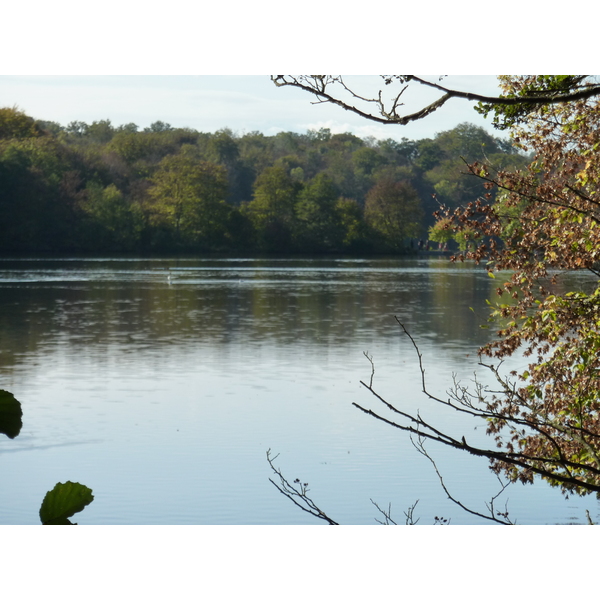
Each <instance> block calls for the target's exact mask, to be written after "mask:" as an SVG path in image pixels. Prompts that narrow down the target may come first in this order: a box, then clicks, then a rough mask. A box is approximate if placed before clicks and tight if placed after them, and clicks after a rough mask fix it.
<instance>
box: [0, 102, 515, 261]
mask: <svg viewBox="0 0 600 600" xmlns="http://www.w3.org/2000/svg"><path fill="white" fill-rule="evenodd" d="M482 158H486V159H487V160H488V161H491V162H492V163H493V164H495V165H496V166H498V167H519V166H521V165H523V164H524V163H525V158H524V157H523V156H522V155H520V154H518V153H517V152H516V151H515V150H514V149H513V148H512V147H511V145H510V144H509V143H508V142H506V141H505V140H502V139H499V138H495V137H493V136H491V135H490V134H488V133H487V132H486V131H485V130H483V129H481V128H479V127H475V126H473V125H470V124H466V123H464V124H461V125H459V126H457V127H456V128H454V129H452V130H450V131H445V132H443V133H440V134H438V135H436V136H435V138H433V139H423V140H419V141H412V140H408V139H406V138H404V139H402V141H400V142H397V141H394V140H391V139H387V140H383V141H381V140H375V139H373V138H367V139H361V138H358V137H356V136H355V135H352V134H349V133H344V134H331V132H330V131H329V130H327V129H321V130H319V131H309V132H307V133H306V134H297V133H290V132H282V133H279V134H277V135H274V136H265V135H263V134H262V133H258V132H252V133H247V134H244V135H236V134H234V133H232V132H231V131H230V130H228V129H223V130H220V131H217V132H216V133H202V132H198V131H195V130H192V129H185V128H183V129H182V128H178V129H177V128H173V127H171V126H170V125H168V124H166V123H163V122H161V121H157V122H156V123H153V124H152V125H151V126H150V127H148V128H145V129H144V130H142V131H140V130H139V128H138V127H137V126H136V125H135V124H133V123H130V124H127V125H122V126H119V127H114V126H113V125H112V124H111V123H110V121H108V120H106V121H94V122H93V123H92V124H87V123H83V122H79V121H74V122H72V123H70V124H69V125H67V126H62V125H60V124H58V123H54V122H48V121H36V120H34V119H33V118H31V117H29V116H28V115H26V114H24V113H23V112H21V111H19V110H17V109H15V108H2V109H0V252H1V253H4V254H7V253H11V254H15V253H16V254H19V253H47V252H53V253H107V252H110V253H153V252H154V253H158V252H161V253H183V252H185V253H206V252H213V253H236V254H246V255H248V254H257V253H261V254H294V253H304V254H317V253H318V254H320V253H346V254H368V253H401V252H405V251H407V249H409V248H410V247H411V241H412V242H413V243H414V241H415V240H416V239H418V238H426V237H427V233H428V230H429V228H430V227H431V226H432V225H433V217H432V213H433V212H434V211H435V210H436V209H437V208H438V206H439V205H438V203H440V202H441V203H443V204H446V205H449V206H458V205H462V204H464V203H466V202H468V201H470V200H474V199H476V198H477V197H478V196H480V195H482V194H484V193H485V192H486V190H484V189H483V186H482V183H481V181H479V180H478V179H476V178H473V177H469V176H467V175H464V174H463V173H464V171H465V169H464V162H463V160H466V161H474V160H480V159H482ZM434 196H435V197H434Z"/></svg>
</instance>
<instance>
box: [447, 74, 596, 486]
mask: <svg viewBox="0 0 600 600" xmlns="http://www.w3.org/2000/svg"><path fill="white" fill-rule="evenodd" d="M501 82H502V86H503V90H504V93H505V95H507V96H510V97H519V95H520V94H523V93H526V92H529V93H531V91H532V90H535V89H538V90H540V89H541V88H543V87H546V88H547V87H548V85H549V84H553V85H555V86H557V85H559V84H560V82H561V80H560V78H554V79H552V80H550V81H549V80H548V78H545V77H503V78H501ZM502 116H503V115H502V113H501V112H500V111H496V117H497V122H498V123H501V122H502V121H501V120H500V119H501V118H502ZM504 117H506V119H510V122H511V125H510V131H511V137H512V139H513V141H514V143H515V144H517V145H518V146H519V147H520V148H522V149H523V150H525V151H528V152H533V160H532V161H531V163H530V164H529V166H528V168H527V169H523V170H519V171H516V172H509V171H499V172H494V171H493V170H492V169H491V168H490V166H489V165H487V164H482V163H475V164H472V165H469V167H468V171H469V173H470V174H471V175H472V176H474V177H476V178H478V179H480V180H484V181H485V182H486V186H487V187H488V188H489V190H490V192H491V191H492V190H493V189H494V188H496V189H499V190H502V196H501V201H499V202H492V203H490V202H486V198H483V199H481V200H479V201H477V202H474V203H471V204H470V205H469V206H467V207H465V208H462V209H459V210H455V211H454V212H450V211H448V212H447V213H446V215H445V219H446V223H447V222H448V218H449V217H450V218H451V219H452V227H453V228H454V230H455V231H459V232H460V231H463V230H465V229H467V228H469V229H475V230H476V231H477V232H478V233H479V234H480V236H481V238H482V239H485V240H486V241H484V242H483V243H480V244H479V246H478V247H477V249H476V250H474V251H472V252H469V253H468V254H467V255H466V256H467V257H468V258H473V259H475V260H476V261H478V262H479V261H486V264H487V268H488V270H489V271H490V273H491V274H492V275H493V272H494V271H509V272H510V273H511V275H510V280H509V281H508V282H506V283H504V285H503V286H501V287H499V288H498V290H497V291H498V295H499V296H500V297H501V298H504V297H507V296H508V297H510V299H509V301H502V300H501V301H499V302H498V303H497V305H496V306H495V307H494V309H493V313H492V319H494V320H495V321H497V322H498V325H499V331H498V336H499V338H498V339H497V340H496V341H494V342H492V343H490V344H488V345H487V346H485V347H484V348H483V349H482V353H483V354H484V355H489V356H494V357H497V358H501V359H502V358H505V357H508V356H511V355H513V354H515V353H517V352H518V351H521V350H523V354H524V355H525V356H526V357H530V361H531V362H530V364H529V366H528V368H527V369H526V370H524V371H523V372H521V373H519V374H518V382H519V383H518V384H517V385H515V386H514V387H511V388H510V389H505V393H504V394H502V395H494V396H492V397H491V398H488V399H486V401H485V402H486V408H487V410H489V411H490V412H491V413H493V415H494V416H493V417H491V418H490V419H489V424H488V432H489V433H490V434H491V435H493V436H494V437H495V439H496V441H497V444H498V447H500V448H502V449H503V450H504V451H505V452H506V453H507V454H511V453H515V452H518V453H519V454H521V455H523V456H525V457H527V460H526V464H523V465H514V464H511V463H508V462H505V461H503V460H501V459H499V458H496V459H494V460H493V462H492V464H493V468H494V469H495V470H496V471H503V472H505V473H506V474H507V475H508V476H509V477H510V478H511V479H519V480H521V481H524V482H525V481H532V480H533V475H534V473H535V469H533V468H532V467H537V468H541V470H542V472H541V473H540V474H541V475H542V476H543V477H544V478H545V479H547V480H548V481H549V482H550V483H551V484H554V485H560V486H561V487H562V488H563V490H565V491H567V492H576V493H586V492H589V491H597V492H598V491H600V378H599V376H598V373H599V369H600V352H599V351H600V286H599V285H598V282H597V280H592V281H590V282H589V285H588V288H587V289H581V290H578V291H569V292H562V291H561V289H562V288H561V287H560V286H559V284H560V278H561V273H565V272H569V271H575V270H585V271H587V272H588V273H591V274H593V275H594V276H595V277H598V276H599V275H600V227H599V226H600V220H599V219H600V196H599V195H598V194H599V183H600V153H599V152H598V149H599V148H600V100H599V99H598V96H593V97H591V98H584V99H580V100H576V101H571V102H566V103H553V104H542V105H540V106H536V107H534V108H533V109H529V110H528V111H526V112H521V113H519V114H517V113H516V111H509V112H508V113H506V114H505V115H504ZM517 117H518V119H517ZM488 199H489V197H488ZM515 375H516V374H515Z"/></svg>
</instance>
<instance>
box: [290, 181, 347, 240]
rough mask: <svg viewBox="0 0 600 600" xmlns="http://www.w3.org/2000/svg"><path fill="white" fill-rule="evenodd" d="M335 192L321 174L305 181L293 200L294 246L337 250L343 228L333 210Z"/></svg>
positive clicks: (334, 207) (335, 211)
mask: <svg viewBox="0 0 600 600" xmlns="http://www.w3.org/2000/svg"><path fill="white" fill-rule="evenodd" d="M337 199H338V193H337V190H336V188H335V186H334V185H333V182H332V181H331V179H330V178H329V177H328V176H327V175H326V174H324V173H321V174H319V175H317V176H316V177H315V178H314V179H313V180H311V181H310V182H308V183H307V184H306V185H305V186H304V188H303V189H302V191H301V192H300V193H299V194H298V200H297V202H296V219H297V225H296V238H297V244H298V247H299V248H301V249H302V250H303V251H308V252H323V251H331V250H336V249H339V248H340V246H341V244H342V239H343V229H342V224H341V221H340V218H339V213H338V211H337V210H336V202H337Z"/></svg>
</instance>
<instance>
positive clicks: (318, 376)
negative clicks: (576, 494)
mask: <svg viewBox="0 0 600 600" xmlns="http://www.w3.org/2000/svg"><path fill="white" fill-rule="evenodd" d="M169 273H170V280H169ZM497 285H498V280H491V279H490V278H489V277H487V275H486V273H485V270H484V269H483V268H481V267H475V266H474V265H469V264H464V265H461V264H459V265H454V264H451V263H449V262H447V261H446V260H441V259H440V260H438V259H411V260H254V259H247V260H226V259H223V260H217V259H211V260H198V259H188V260H186V259H177V260H175V259H171V260H166V259H165V260H113V259H96V260H77V259H73V260H64V261H63V260H56V261H48V260H19V261H14V260H4V261H0V377H1V378H2V382H1V385H0V387H3V388H5V389H11V391H13V392H14V393H15V394H16V395H17V392H18V397H19V398H21V399H22V400H23V402H24V403H25V404H24V405H25V406H26V407H27V411H28V418H27V420H26V422H25V424H24V427H23V431H22V432H21V435H20V436H19V438H18V439H17V440H15V441H14V442H13V444H16V445H15V449H16V448H21V449H29V450H31V451H28V452H14V453H10V456H9V455H8V454H1V453H2V450H3V449H4V448H3V446H2V445H1V443H2V442H1V440H0V459H1V463H0V464H1V465H2V468H3V469H4V480H5V481H7V482H8V481H10V482H12V484H13V485H12V486H7V487H6V488H5V489H4V490H2V491H0V506H3V507H5V508H4V509H3V510H4V513H3V514H1V515H0V518H1V520H2V522H27V516H26V515H28V514H34V515H35V514H36V510H35V501H38V499H39V497H40V493H43V491H45V490H47V489H50V488H51V486H52V485H54V484H55V483H56V481H65V480H69V479H70V480H72V481H85V482H86V484H89V485H90V486H91V487H92V488H93V489H94V493H95V494H96V495H97V498H98V501H96V502H94V503H93V504H92V505H91V506H90V507H89V508H86V522H96V523H242V524H246V523H305V522H308V523H312V521H311V520H310V518H306V517H304V516H303V515H302V514H297V513H296V511H295V510H294V507H293V506H288V505H286V504H285V502H283V501H282V499H281V498H280V497H278V494H276V493H274V492H273V489H272V485H271V484H270V483H269V481H268V465H267V463H266V460H265V452H266V450H267V449H268V448H272V449H273V451H274V452H275V453H280V454H281V457H280V459H279V461H280V467H281V468H282V470H283V471H284V472H286V473H289V475H290V476H292V477H295V476H296V475H298V476H301V477H302V478H303V480H304V479H306V480H307V481H309V482H310V483H311V489H312V490H314V491H315V493H316V494H319V493H320V494H322V496H321V498H324V499H325V500H324V502H325V504H326V505H327V506H328V507H332V508H331V509H330V511H329V512H330V514H331V513H336V514H335V515H334V514H331V516H338V517H339V520H340V521H341V522H346V523H371V524H372V523H374V522H375V521H374V518H375V517H376V516H377V514H376V513H375V512H374V511H373V507H372V505H371V503H370V498H371V497H373V498H374V499H375V500H376V501H378V502H379V503H380V504H387V502H388V501H392V502H395V503H396V505H397V506H398V508H399V510H400V507H402V509H405V508H406V507H407V506H410V505H412V504H413V503H414V501H415V500H416V499H417V498H420V499H421V501H420V503H419V507H420V510H421V511H422V514H423V515H427V514H431V515H433V514H440V513H442V514H444V515H445V516H446V515H448V514H449V512H451V511H449V510H448V507H447V503H445V501H444V497H443V494H441V493H440V490H439V484H438V483H437V480H436V479H435V476H434V475H432V473H431V470H430V467H429V466H428V465H427V464H425V463H423V462H420V460H419V458H420V457H418V456H416V455H415V452H414V449H413V448H412V446H411V445H410V442H409V440H408V439H406V438H405V437H403V436H398V434H397V433H396V432H394V431H391V430H390V431H388V430H387V429H390V428H387V429H386V428H383V429H382V427H381V425H380V424H378V423H374V422H370V421H369V419H368V418H365V416H364V415H361V414H359V413H358V411H357V410H356V409H354V408H352V406H351V403H352V401H353V400H357V399H359V398H360V399H361V400H364V396H363V395H362V392H363V390H362V388H361V386H360V384H359V380H360V379H361V378H365V377H368V374H369V370H370V367H369V365H368V364H367V363H366V361H365V359H364V357H363V355H362V353H363V351H365V350H368V351H369V352H370V353H371V354H373V355H374V356H375V361H376V365H377V382H378V384H379V389H381V390H382V391H384V392H385V393H388V394H390V397H391V398H392V397H393V398H398V397H400V398H401V399H402V402H405V403H407V404H408V405H410V406H411V407H414V406H418V407H419V409H422V410H428V407H427V406H423V407H421V405H420V404H419V403H422V398H421V396H420V394H419V390H420V378H419V374H418V372H417V370H416V368H415V363H414V354H413V351H412V348H411V347H410V346H409V345H408V344H405V343H403V340H402V338H401V336H400V334H399V330H398V327H397V325H396V323H395V321H394V315H397V316H398V317H399V318H400V319H401V320H402V321H403V322H405V323H406V324H407V325H408V326H409V328H410V330H411V332H412V333H413V334H414V335H415V337H416V338H417V339H419V341H420V344H421V348H422V350H423V352H424V355H425V359H426V361H427V368H428V373H429V375H430V376H431V378H432V381H431V383H432V385H433V386H437V387H438V388H440V389H441V390H442V391H443V390H444V389H446V388H447V387H448V385H449V382H450V377H451V374H452V372H453V371H463V372H464V370H465V368H466V369H467V372H472V366H471V365H470V364H468V360H467V359H466V355H468V354H471V355H472V353H474V351H475V350H476V348H477V347H478V346H480V345H481V344H483V343H485V342H486V341H487V340H488V336H489V335H490V332H489V330H484V329H481V328H480V327H479V325H480V324H481V323H482V322H485V311H483V310H481V307H483V306H485V299H490V300H493V299H494V297H495V288H496V287H497ZM470 307H473V308H475V309H476V313H477V312H479V317H478V315H477V314H476V315H475V317H474V314H473V312H472V311H471V310H470ZM430 366H431V368H430ZM444 418H445V417H444ZM446 424H447V425H448V426H449V427H453V426H456V427H463V426H464V424H463V423H460V422H457V423H456V425H454V424H453V423H446ZM471 427H472V425H471ZM90 442H93V443H90ZM9 461H10V462H9ZM440 461H441V464H443V465H444V466H445V467H446V468H447V469H449V471H448V473H449V477H450V476H453V477H454V478H455V480H457V481H462V482H463V485H464V488H465V490H467V492H468V493H469V494H472V495H474V496H477V494H483V496H482V497H483V498H485V499H489V494H488V491H489V489H490V488H487V487H485V485H483V486H480V487H481V490H480V489H473V487H474V484H473V481H479V477H478V476H477V477H475V478H474V475H473V473H479V474H481V475H482V476H483V477H485V475H486V472H487V466H486V465H485V463H481V462H477V461H475V462H473V461H470V459H469V458H468V457H467V458H456V457H453V458H452V459H449V460H446V457H445V456H442V457H441V458H440ZM25 473H27V477H25V476H24V474H25ZM465 473H467V476H465V475H464V474H465ZM493 483H494V482H493V481H492V484H493ZM14 489H19V490H20V494H19V496H18V497H17V495H14V496H12V495H11V494H12V492H11V491H10V490H14ZM540 489H542V490H543V489H545V488H540ZM536 493H537V488H536ZM553 494H554V495H553V496H552V498H555V496H556V494H555V492H553ZM23 498H32V501H31V502H32V504H31V503H30V505H29V506H28V504H27V502H28V501H27V500H23ZM140 498H143V499H144V501H143V503H140V501H139V499H140ZM543 502H544V503H545V505H546V506H547V507H548V509H547V510H548V512H547V513H540V512H539V511H536V510H535V509H532V508H531V507H529V508H528V507H527V504H526V503H525V509H524V510H525V513H526V514H527V518H528V519H529V520H530V521H529V522H538V521H541V522H544V519H552V518H554V517H553V516H551V515H554V514H559V515H560V514H562V515H563V517H564V511H563V513H561V512H560V511H561V510H563V509H562V508H561V507H562V499H561V498H560V497H559V496H558V499H557V500H552V501H548V498H547V496H543ZM6 507H11V508H10V509H9V508H6ZM166 507H167V508H166ZM338 507H339V508H338ZM444 507H446V511H445V512H444V511H443V510H440V508H444ZM552 511H554V512H552ZM459 513H460V511H459ZM581 515H582V516H583V515H584V513H583V512H581ZM461 519H462V522H469V519H468V517H465V516H464V515H460V514H457V515H455V516H454V518H453V522H461ZM536 520H537V521H536Z"/></svg>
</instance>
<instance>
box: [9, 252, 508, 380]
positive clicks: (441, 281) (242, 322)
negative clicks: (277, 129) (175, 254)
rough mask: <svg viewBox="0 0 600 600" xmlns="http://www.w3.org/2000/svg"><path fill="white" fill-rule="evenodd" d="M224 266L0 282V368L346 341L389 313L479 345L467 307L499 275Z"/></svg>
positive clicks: (398, 267)
mask: <svg viewBox="0 0 600 600" xmlns="http://www.w3.org/2000/svg"><path fill="white" fill-rule="evenodd" d="M192 264H194V263H192ZM231 264H232V263H231V262H229V261H222V262H220V263H219V262H215V263H211V267H212V266H215V265H217V266H215V268H214V269H212V268H211V269H209V270H202V271H199V270H194V269H193V268H189V269H179V270H177V269H175V270H172V273H173V281H172V284H171V285H169V284H168V282H167V279H166V276H165V278H164V281H163V280H162V279H160V278H146V279H142V280H136V279H133V278H132V279H126V278H125V277H126V276H125V275H119V274H117V273H116V272H115V276H116V277H121V278H122V279H121V280H118V279H117V280H114V279H106V280H103V281H89V282H60V283H36V284H23V285H20V286H18V287H17V286H6V287H5V288H4V289H3V293H2V310H1V311H0V349H1V350H2V352H1V353H0V367H4V368H10V367H13V366H15V365H17V364H19V363H20V362H21V361H22V359H23V357H24V356H31V355H34V354H35V355H38V357H41V356H43V355H45V354H47V353H49V352H53V351H54V350H55V349H56V348H57V347H58V346H60V345H65V344H66V345H68V346H69V347H72V348H73V347H74V348H76V349H77V348H78V349H80V350H81V351H82V352H88V351H89V352H95V353H98V348H100V349H101V347H102V346H106V345H111V346H112V347H113V348H114V347H117V348H120V349H123V350H125V351H126V350H136V349H137V350H140V349H144V348H148V347H152V348H157V347H160V345H161V344H165V343H168V344H183V345H185V344H198V343H204V344H206V343H209V344H215V345H227V344H232V343H238V344H243V343H262V342H267V341H268V342H270V343H273V344H276V345H292V344H295V343H297V342H298V341H299V340H301V341H302V342H303V343H310V344H313V345H316V346H322V347H326V346H328V345H331V344H336V345H338V346H340V345H347V344H352V345H356V344H360V343H361V342H360V340H361V339H363V338H364V337H368V338H369V339H372V338H373V337H380V338H382V339H383V338H386V337H393V336H396V335H397V330H396V327H395V326H394V321H393V317H394V316H395V315H397V316H399V317H400V318H401V319H402V320H403V321H404V322H406V323H410V324H411V327H412V329H413V331H414V332H415V335H418V336H419V337H420V338H421V339H423V338H429V339H432V340H435V343H436V344H443V345H444V346H445V347H448V348H453V347H464V346H465V345H468V346H470V347H471V346H479V345H482V344H483V343H485V342H486V341H487V340H488V336H489V335H490V334H489V331H488V330H484V329H481V328H480V325H481V324H485V322H486V317H487V315H485V314H483V313H482V312H481V311H478V314H475V315H474V314H473V312H472V311H471V310H470V307H481V306H483V305H485V300H486V299H489V300H492V301H493V300H494V297H495V296H494V295H495V288H496V287H497V285H498V280H491V279H489V278H488V277H487V276H486V274H485V272H484V271H483V270H482V269H479V268H477V267H474V266H473V265H470V264H465V265H453V264H451V263H449V262H447V261H445V260H431V261H429V262H424V261H401V260H389V261H386V260H380V261H366V262H365V263H364V267H363V266H361V267H360V268H357V267H356V264H355V263H351V265H352V268H343V267H342V268H340V266H339V264H338V265H337V266H336V263H335V262H334V261H331V262H327V263H323V262H320V261H304V262H302V263H298V264H301V266H302V267H303V268H294V267H293V266H292V268H289V269H286V268H285V266H284V265H282V264H281V263H277V262H276V261H275V262H269V261H252V262H249V263H244V264H245V266H246V270H238V271H236V270H235V269H232V268H231ZM151 265H152V263H151V262H150V263H147V262H146V263H144V268H148V267H149V266H151ZM219 265H220V266H222V267H224V268H222V269H220V270H219V269H218V268H217V267H218V266H219ZM292 265H296V263H295V262H293V263H292ZM324 265H326V266H327V267H328V268H325V266H324ZM247 267H251V268H250V269H247ZM161 272H162V271H161ZM99 354H102V352H99Z"/></svg>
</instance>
